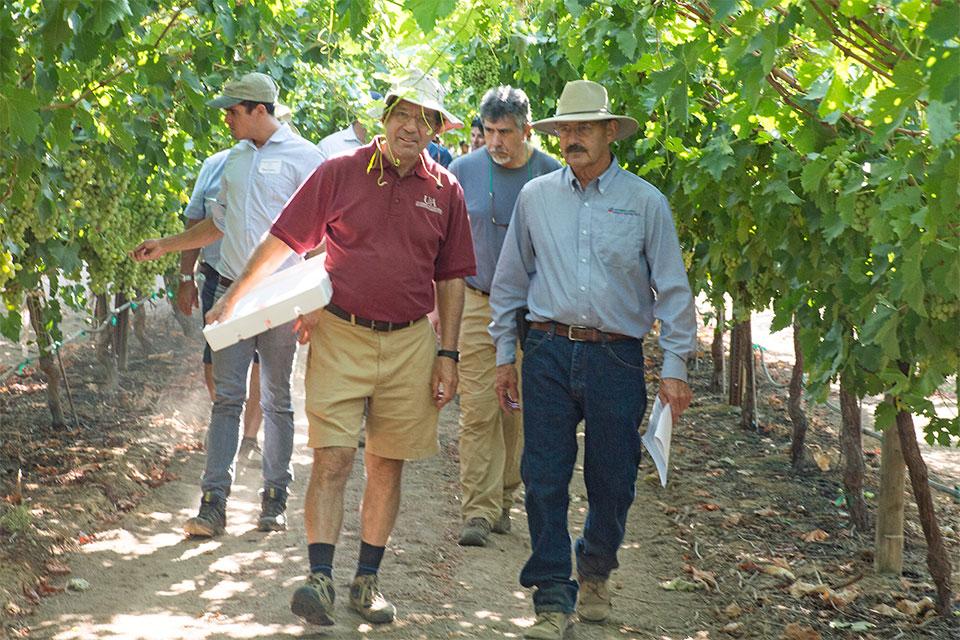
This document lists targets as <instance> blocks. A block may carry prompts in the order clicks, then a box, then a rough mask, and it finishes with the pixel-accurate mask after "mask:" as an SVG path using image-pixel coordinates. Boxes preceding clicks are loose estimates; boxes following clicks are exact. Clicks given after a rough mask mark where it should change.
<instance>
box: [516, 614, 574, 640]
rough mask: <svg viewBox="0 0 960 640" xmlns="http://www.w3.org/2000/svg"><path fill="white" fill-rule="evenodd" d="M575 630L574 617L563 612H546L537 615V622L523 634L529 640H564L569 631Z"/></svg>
mask: <svg viewBox="0 0 960 640" xmlns="http://www.w3.org/2000/svg"><path fill="white" fill-rule="evenodd" d="M572 629H573V616H571V615H570V614H569V613H564V612H563V611H544V612H543V613H538V614H537V621H536V622H534V623H533V626H532V627H529V628H528V629H527V630H526V631H524V632H523V637H524V638H528V639H529V640H563V638H564V637H565V636H566V634H567V631H570V630H572Z"/></svg>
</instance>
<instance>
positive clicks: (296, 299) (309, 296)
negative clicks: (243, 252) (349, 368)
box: [203, 253, 333, 351]
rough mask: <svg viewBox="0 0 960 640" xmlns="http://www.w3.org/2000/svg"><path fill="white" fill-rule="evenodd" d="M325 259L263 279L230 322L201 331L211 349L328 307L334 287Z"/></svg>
mask: <svg viewBox="0 0 960 640" xmlns="http://www.w3.org/2000/svg"><path fill="white" fill-rule="evenodd" d="M326 257H327V254H326V253H321V254H320V255H318V256H314V257H313V258H310V259H309V260H304V261H303V262H301V263H300V264H297V265H294V266H292V267H290V268H289V269H283V270H282V271H277V272H276V273H274V274H272V275H270V276H267V277H266V278H264V280H263V282H261V283H260V284H258V285H257V286H256V287H254V288H253V290H251V291H250V292H249V293H248V294H247V295H245V296H244V297H242V298H240V300H238V301H237V304H236V306H235V307H234V308H233V314H232V315H231V316H230V317H229V318H227V319H226V320H224V321H223V322H215V323H214V324H208V325H207V326H206V327H204V328H203V336H204V337H205V338H206V339H207V343H208V344H209V345H210V348H211V349H213V350H214V351H219V350H220V349H223V348H224V347H229V346H230V345H233V344H236V343H237V342H239V341H240V340H245V339H246V338H250V337H253V336H255V335H257V334H258V333H263V332H264V331H266V330H267V329H271V328H273V327H279V326H280V325H282V324H286V323H287V322H290V321H291V320H295V319H296V318H297V316H299V315H302V314H307V313H310V312H311V311H316V310H317V309H322V308H323V307H325V306H327V303H329V302H330V297H331V296H332V295H333V287H332V286H331V284H330V276H329V275H327V270H326V269H324V268H323V263H324V260H325V259H326Z"/></svg>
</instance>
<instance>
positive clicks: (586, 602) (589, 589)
mask: <svg viewBox="0 0 960 640" xmlns="http://www.w3.org/2000/svg"><path fill="white" fill-rule="evenodd" d="M578 580H579V582H580V592H579V593H578V594H577V615H578V616H580V619H581V620H583V621H584V622H603V621H604V620H606V619H607V616H609V615H610V609H612V608H613V605H612V604H611V603H610V588H609V587H608V586H607V580H606V579H605V578H585V577H583V576H580V577H579V579H578Z"/></svg>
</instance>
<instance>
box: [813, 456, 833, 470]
mask: <svg viewBox="0 0 960 640" xmlns="http://www.w3.org/2000/svg"><path fill="white" fill-rule="evenodd" d="M813 461H814V462H816V463H817V466H818V467H819V468H820V471H830V465H831V461H830V456H829V455H828V454H826V453H823V452H822V451H821V452H817V453H815V454H813Z"/></svg>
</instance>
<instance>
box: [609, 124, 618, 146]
mask: <svg viewBox="0 0 960 640" xmlns="http://www.w3.org/2000/svg"><path fill="white" fill-rule="evenodd" d="M618 133H620V122H619V121H618V120H607V141H608V142H613V141H614V140H616V139H617V134H618Z"/></svg>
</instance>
